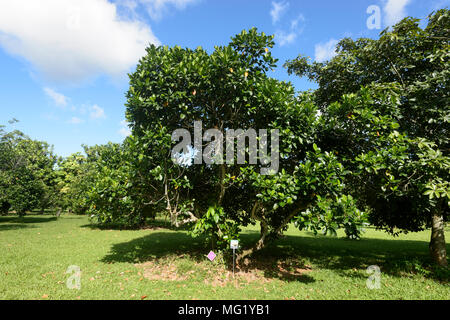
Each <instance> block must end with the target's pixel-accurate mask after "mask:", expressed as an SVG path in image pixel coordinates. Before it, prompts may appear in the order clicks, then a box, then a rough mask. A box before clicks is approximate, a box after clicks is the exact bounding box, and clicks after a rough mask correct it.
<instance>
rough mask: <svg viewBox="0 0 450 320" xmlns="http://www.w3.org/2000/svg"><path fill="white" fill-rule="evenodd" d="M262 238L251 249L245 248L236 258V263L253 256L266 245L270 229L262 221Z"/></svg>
mask: <svg viewBox="0 0 450 320" xmlns="http://www.w3.org/2000/svg"><path fill="white" fill-rule="evenodd" d="M260 234H261V235H260V238H259V240H258V242H256V244H255V245H254V246H253V247H251V248H250V249H247V250H244V251H243V252H242V253H241V254H240V255H238V257H237V259H236V264H237V265H238V266H239V264H240V263H241V261H242V260H243V259H244V258H245V257H248V256H251V255H252V254H253V253H254V252H256V251H258V250H261V249H263V248H264V247H265V246H266V244H267V243H266V237H267V236H268V234H269V230H268V228H267V227H266V225H265V224H264V222H261V233H260Z"/></svg>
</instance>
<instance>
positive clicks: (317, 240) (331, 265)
mask: <svg viewBox="0 0 450 320" xmlns="http://www.w3.org/2000/svg"><path fill="white" fill-rule="evenodd" d="M257 239H258V233H257V232H247V233H245V234H243V235H242V236H241V244H242V246H243V247H249V246H251V245H252V244H254V243H255V242H256V241H257ZM449 249H450V246H449V245H447V251H448V250H449ZM209 250H210V249H209V248H208V247H206V246H205V241H204V238H195V239H194V238H192V237H190V236H189V235H188V234H186V233H185V232H173V231H170V230H165V231H164V230H163V231H159V230H158V231H155V232H153V233H151V234H149V235H147V236H145V237H141V238H138V239H134V240H132V241H129V242H125V243H118V244H115V245H113V247H112V249H111V252H110V253H109V254H108V255H107V256H105V257H104V258H103V259H102V262H106V263H117V262H129V263H142V262H147V261H153V260H157V259H159V258H164V257H169V256H172V257H174V256H175V257H188V258H190V259H191V260H193V261H196V262H201V261H205V259H206V257H205V256H206V254H207V253H208V252H209ZM224 258H225V261H226V262H227V265H228V267H229V268H230V269H231V268H232V263H231V261H232V256H231V254H230V252H228V251H227V252H226V253H225V256H224ZM371 265H378V266H379V267H380V268H381V272H382V273H386V274H390V275H392V276H396V277H404V276H411V275H413V274H422V275H423V276H425V277H428V278H432V279H434V280H439V281H443V282H448V281H449V272H448V271H445V270H440V271H439V272H436V270H434V269H433V267H432V263H431V260H430V257H429V253H428V243H427V242H425V241H417V240H388V239H386V240H384V239H362V240H359V241H353V240H348V239H344V238H331V237H323V236H317V237H304V236H285V237H283V238H282V239H280V240H278V241H276V242H274V243H272V244H270V245H268V246H267V247H266V248H265V249H263V250H260V251H259V252H256V253H255V254H254V255H253V256H252V257H251V259H249V260H248V261H247V263H246V264H245V265H241V266H240V268H241V270H242V271H244V272H248V271H252V270H256V269H258V270H262V271H263V272H264V275H265V277H267V278H278V279H281V280H284V281H300V282H304V283H309V282H313V281H315V280H314V278H313V277H312V276H310V275H309V274H310V272H314V269H327V270H333V271H334V272H336V273H337V274H340V275H341V276H345V277H350V278H362V279H366V278H367V275H366V274H365V272H361V271H362V270H363V271H365V270H366V269H367V267H368V266H371Z"/></svg>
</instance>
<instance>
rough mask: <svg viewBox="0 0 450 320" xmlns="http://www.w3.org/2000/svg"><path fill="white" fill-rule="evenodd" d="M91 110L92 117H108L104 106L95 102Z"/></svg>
mask: <svg viewBox="0 0 450 320" xmlns="http://www.w3.org/2000/svg"><path fill="white" fill-rule="evenodd" d="M90 109H91V111H90V114H89V116H90V118H91V119H94V120H95V119H103V118H106V114H105V110H103V109H102V108H100V107H99V106H98V105H96V104H94V105H93V106H92V107H91V108H90Z"/></svg>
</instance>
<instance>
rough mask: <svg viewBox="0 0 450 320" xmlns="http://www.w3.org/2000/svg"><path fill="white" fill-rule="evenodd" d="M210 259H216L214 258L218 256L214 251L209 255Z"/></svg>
mask: <svg viewBox="0 0 450 320" xmlns="http://www.w3.org/2000/svg"><path fill="white" fill-rule="evenodd" d="M207 257H208V259H209V260H211V261H214V259H215V258H216V254H215V253H214V252H212V251H210V252H209V254H208V255H207Z"/></svg>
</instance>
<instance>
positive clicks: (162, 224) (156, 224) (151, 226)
mask: <svg viewBox="0 0 450 320" xmlns="http://www.w3.org/2000/svg"><path fill="white" fill-rule="evenodd" d="M81 228H89V229H92V230H159V229H164V230H171V231H187V230H189V226H187V225H183V226H180V227H178V228H177V227H175V226H173V225H172V224H171V223H170V222H169V221H166V220H163V219H156V220H149V221H147V222H146V224H145V225H142V226H137V227H136V226H134V227H127V226H124V225H121V224H114V223H106V224H96V223H90V224H86V225H82V226H81Z"/></svg>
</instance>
